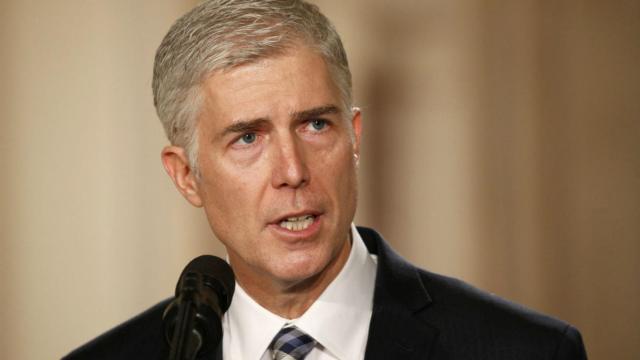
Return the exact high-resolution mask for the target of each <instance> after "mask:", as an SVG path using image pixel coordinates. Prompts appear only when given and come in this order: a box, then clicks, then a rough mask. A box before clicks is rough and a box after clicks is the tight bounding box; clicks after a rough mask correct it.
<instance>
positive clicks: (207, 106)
mask: <svg viewBox="0 0 640 360" xmlns="http://www.w3.org/2000/svg"><path fill="white" fill-rule="evenodd" d="M202 91H203V96H204V104H203V108H202V115H203V117H204V118H206V119H211V118H214V119H216V121H215V123H216V124H217V125H224V124H227V123H229V122H231V121H234V120H236V119H246V118H258V117H276V116H279V115H282V114H286V113H293V112H297V111H302V110H305V109H308V108H313V107H318V106H325V105H334V106H339V105H340V96H339V93H340V92H339V90H338V88H337V86H336V85H335V83H334V81H333V79H332V77H331V75H330V72H329V69H328V66H327V64H326V62H325V61H324V59H323V57H322V56H320V55H319V54H318V53H317V52H316V51H314V50H312V49H310V48H308V47H306V46H298V47H293V48H291V49H290V50H288V51H285V52H283V53H282V54H279V55H276V56H272V57H267V58H264V59H261V60H259V61H256V62H252V63H248V64H244V65H240V66H237V67H233V68H230V69H226V70H222V71H218V72H215V73H213V74H212V75H211V76H209V77H208V78H207V80H206V81H205V82H204V83H203V84H202Z"/></svg>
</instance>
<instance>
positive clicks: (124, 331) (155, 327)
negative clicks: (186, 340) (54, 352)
mask: <svg viewBox="0 0 640 360" xmlns="http://www.w3.org/2000/svg"><path fill="white" fill-rule="evenodd" d="M169 302H170V299H167V300H164V301H162V302H160V303H158V304H156V305H154V306H152V307H151V308H149V309H147V310H146V311H144V312H142V313H141V314H139V315H137V316H135V317H133V318H131V319H129V320H127V321H126V322H124V323H122V324H120V325H118V326H116V327H115V328H113V329H111V330H109V331H107V332H106V333H104V334H102V335H100V336H98V337H97V338H95V339H93V340H91V341H90V342H88V343H86V344H85V345H83V346H81V347H79V348H78V349H76V350H74V351H72V352H71V353H69V354H68V355H66V356H64V357H63V358H62V359H63V360H84V359H92V360H102V359H105V360H106V359H123V360H127V359H161V358H163V357H164V356H165V355H166V354H167V353H168V352H167V351H168V350H167V345H166V342H165V341H164V334H163V326H162V313H163V311H164V308H165V307H166V306H167V305H168V304H169Z"/></svg>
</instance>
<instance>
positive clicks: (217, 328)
mask: <svg viewBox="0 0 640 360" xmlns="http://www.w3.org/2000/svg"><path fill="white" fill-rule="evenodd" d="M234 290H235V277H234V275H233V270H231V267H230V266H229V264H227V262H226V261H224V260H222V259H220V258H218V257H215V256H212V255H202V256H199V257H197V258H195V259H193V260H191V262H189V264H187V266H186V267H185V268H184V270H183V271H182V274H180V279H179V280H178V284H177V285H176V296H175V299H174V300H173V301H172V302H171V303H170V304H169V305H168V306H167V307H166V308H165V311H164V313H163V315H162V320H163V326H164V332H165V338H166V340H167V343H168V344H169V345H170V347H171V354H170V355H171V356H170V357H171V358H176V357H174V356H178V358H180V359H182V358H183V356H187V357H184V358H192V357H190V356H191V355H194V356H195V355H196V354H206V353H209V352H211V351H213V350H214V349H216V348H217V347H218V346H219V344H220V340H221V339H222V335H223V334H222V323H221V319H222V316H223V314H224V313H225V312H226V311H227V309H229V305H231V299H232V298H233V292H234ZM176 354H179V355H176ZM185 354H191V355H185Z"/></svg>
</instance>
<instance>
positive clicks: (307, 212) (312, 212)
mask: <svg viewBox="0 0 640 360" xmlns="http://www.w3.org/2000/svg"><path fill="white" fill-rule="evenodd" d="M304 215H313V216H318V215H320V212H319V211H317V210H300V211H296V212H291V213H286V214H284V215H281V216H278V217H277V218H276V220H275V221H273V222H272V224H279V223H281V222H282V221H284V220H286V219H288V218H292V217H299V216H304Z"/></svg>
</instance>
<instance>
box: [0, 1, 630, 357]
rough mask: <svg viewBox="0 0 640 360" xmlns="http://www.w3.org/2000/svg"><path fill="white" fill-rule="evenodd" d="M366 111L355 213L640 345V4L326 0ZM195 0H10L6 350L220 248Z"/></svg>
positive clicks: (47, 345)
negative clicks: (207, 188) (191, 159)
mask: <svg viewBox="0 0 640 360" xmlns="http://www.w3.org/2000/svg"><path fill="white" fill-rule="evenodd" d="M314 2H315V3H317V4H318V5H319V6H320V7H321V9H323V11H324V12H325V13H326V14H327V15H328V16H329V17H330V18H331V19H332V20H333V21H334V23H335V25H336V27H337V28H338V30H339V32H340V33H341V34H342V36H343V40H344V42H345V46H346V48H347V52H348V53H349V56H350V62H351V67H352V71H353V73H354V83H355V97H356V99H357V103H358V104H359V105H360V106H361V107H362V109H363V112H364V119H365V120H364V121H365V122H364V129H365V130H364V131H365V132H364V149H363V154H362V160H361V169H360V178H361V199H360V206H359V210H358V215H357V219H356V223H357V224H361V225H368V226H373V227H375V228H377V229H378V230H380V231H381V232H382V234H383V235H384V236H385V237H386V238H387V240H388V241H389V242H391V243H392V245H393V246H394V247H395V248H396V249H397V250H398V251H399V252H400V253H401V254H402V255H404V256H405V257H406V258H408V259H409V260H411V261H413V262H414V263H416V264H418V265H420V266H422V267H425V268H428V269H430V270H432V271H436V272H440V273H445V274H449V275H453V276H456V277H460V278H462V279H464V280H466V281H468V282H471V283H472V284H474V285H476V286H478V287H481V288H484V289H487V290H489V291H491V292H494V293H496V294H498V295H500V296H503V297H506V298H508V299H511V300H514V301H517V302H520V303H523V304H526V305H527V306H529V307H532V308H534V309H537V310H539V311H543V312H546V313H550V314H552V315H554V316H556V317H559V318H562V319H564V320H566V321H569V322H571V323H573V324H575V325H576V326H577V327H578V328H579V329H580V330H581V331H582V334H583V336H584V340H585V343H586V346H587V351H588V353H589V355H590V358H592V359H629V360H630V359H637V358H639V357H640V350H639V348H638V344H640V305H639V304H640V301H638V298H640V279H639V278H640V260H639V256H640V122H639V121H638V120H640V73H639V70H638V68H639V66H640V21H639V19H640V2H639V1H624V0H614V1H598V0H575V1H570V0H562V1H536V0H518V1H508V0H485V1H482V0H477V1H474V0H468V1H448V0H413V1H411V0H396V1H393V2H391V1H383V0H350V1H339V0H317V1H314ZM195 3H196V1H187V0H171V1H169V0H137V1H129V0H110V1H93V0H64V1H45V0H2V1H0V49H1V50H0V51H1V54H0V80H1V81H0V166H1V169H2V170H3V171H4V175H3V176H2V177H1V180H0V239H1V243H0V282H1V284H2V296H0V323H1V324H2V327H3V330H2V332H1V334H0V358H3V359H49V358H59V357H60V356H62V355H63V354H65V353H66V352H68V351H69V350H71V349H72V348H75V347H77V346H78V345H80V344H82V343H84V342H86V341H87V340H89V339H91V338H93V337H94V336H96V335H98V334H100V333H101V332H103V331H105V330H107V329H108V328H110V327H112V326H114V325H116V324H117V323H120V322H122V321H123V320H125V319H127V318H129V317H130V316H132V315H134V314H136V313H138V312H140V311H142V310H144V309H146V308H147V307H149V306H151V305H153V304H155V303H156V302H158V301H160V300H162V299H164V298H166V297H168V296H170V295H171V294H172V291H173V288H174V285H175V282H176V280H177V277H178V275H179V273H180V271H181V270H182V268H183V266H184V265H185V264H186V263H187V262H188V261H189V260H190V259H191V258H193V257H195V256H196V255H199V254H201V253H213V254H218V255H223V254H224V249H223V248H222V247H221V246H220V245H219V244H218V243H217V241H216V240H215V239H213V237H212V235H211V234H210V231H209V229H208V225H207V224H206V221H205V219H204V216H203V214H201V213H200V211H199V210H197V209H193V208H191V207H190V206H188V205H187V203H186V202H185V201H184V200H183V199H182V198H181V197H180V196H179V195H178V193H177V192H176V191H175V190H174V189H173V185H172V184H171V182H170V180H169V178H168V177H167V176H166V175H165V174H164V171H163V169H162V167H161V164H160V149H161V147H162V146H163V145H164V144H165V143H166V140H165V138H164V134H163V132H162V129H161V126H160V123H159V121H158V120H157V118H156V115H155V112H154V109H153V106H152V97H151V70H152V64H153V56H154V52H155V49H156V47H157V46H158V45H159V43H160V40H161V39H162V37H163V36H164V34H165V33H166V31H167V30H168V28H169V26H170V25H171V24H172V23H173V21H174V20H176V19H177V18H178V17H179V15H181V14H182V13H184V12H185V11H186V10H187V9H189V8H190V7H191V6H193V5H194V4H195Z"/></svg>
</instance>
